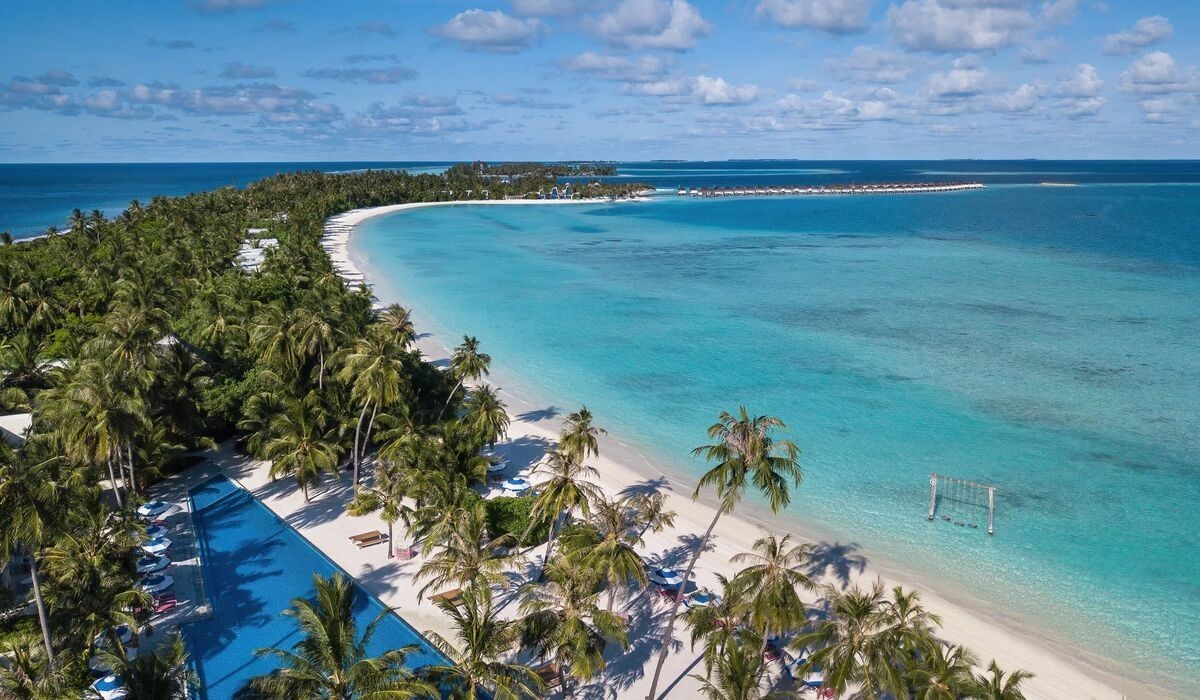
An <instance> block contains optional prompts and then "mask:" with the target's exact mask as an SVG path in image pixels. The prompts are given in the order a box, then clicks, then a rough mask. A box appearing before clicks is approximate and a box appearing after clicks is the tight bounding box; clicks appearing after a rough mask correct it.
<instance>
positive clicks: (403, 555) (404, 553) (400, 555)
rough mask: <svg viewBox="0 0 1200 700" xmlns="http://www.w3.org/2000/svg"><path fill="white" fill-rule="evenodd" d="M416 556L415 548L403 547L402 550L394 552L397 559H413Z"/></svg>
mask: <svg viewBox="0 0 1200 700" xmlns="http://www.w3.org/2000/svg"><path fill="white" fill-rule="evenodd" d="M416 556H417V550H416V548H415V547H405V548H403V549H397V550H396V558H397V559H413V558H415V557H416Z"/></svg>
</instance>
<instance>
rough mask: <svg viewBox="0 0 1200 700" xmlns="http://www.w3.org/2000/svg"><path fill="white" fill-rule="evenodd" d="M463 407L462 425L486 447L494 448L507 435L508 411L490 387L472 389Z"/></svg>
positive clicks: (483, 386)
mask: <svg viewBox="0 0 1200 700" xmlns="http://www.w3.org/2000/svg"><path fill="white" fill-rule="evenodd" d="M463 407H464V408H465V409H466V413H464V414H463V416H462V422H463V424H465V425H466V426H467V427H468V428H469V429H470V430H471V432H473V433H474V434H475V436H476V437H477V438H478V439H479V440H480V441H481V442H483V443H484V444H486V445H487V446H488V447H495V446H496V442H497V441H499V440H503V439H504V436H505V435H507V434H508V425H509V418H508V411H506V410H505V407H504V402H503V401H501V400H500V397H499V396H497V395H496V390H495V389H493V388H492V387H490V386H488V385H486V384H484V385H482V386H477V387H475V388H474V389H472V390H471V393H470V394H468V395H467V399H466V401H464V402H463Z"/></svg>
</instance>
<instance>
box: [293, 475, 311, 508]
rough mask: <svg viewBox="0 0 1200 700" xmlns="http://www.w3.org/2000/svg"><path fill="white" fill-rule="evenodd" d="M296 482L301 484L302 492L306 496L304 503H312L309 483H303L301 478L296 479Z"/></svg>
mask: <svg viewBox="0 0 1200 700" xmlns="http://www.w3.org/2000/svg"><path fill="white" fill-rule="evenodd" d="M296 481H299V482H300V491H301V492H302V493H303V494H304V502H305V503H311V502H312V500H311V499H309V497H308V482H307V481H301V480H300V478H299V477H297V478H296Z"/></svg>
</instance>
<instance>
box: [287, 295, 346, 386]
mask: <svg viewBox="0 0 1200 700" xmlns="http://www.w3.org/2000/svg"><path fill="white" fill-rule="evenodd" d="M297 316H298V317H297V318H296V320H295V322H294V323H293V324H292V328H291V332H292V333H293V335H294V336H295V343H296V350H297V352H299V353H300V355H301V356H303V357H315V358H316V360H317V390H318V391H323V390H324V389H325V360H326V358H327V357H328V355H329V353H330V352H332V350H333V348H334V347H335V346H336V345H337V342H338V332H337V329H336V328H334V325H333V323H332V322H331V321H330V320H329V318H328V317H327V316H326V315H325V314H323V313H321V312H320V311H318V310H316V309H301V310H300V311H298V312H297Z"/></svg>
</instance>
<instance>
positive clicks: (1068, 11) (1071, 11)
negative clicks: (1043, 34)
mask: <svg viewBox="0 0 1200 700" xmlns="http://www.w3.org/2000/svg"><path fill="white" fill-rule="evenodd" d="M1078 11H1079V2H1078V0H1046V2H1043V3H1042V12H1041V16H1042V22H1043V23H1045V24H1047V25H1050V26H1058V25H1062V24H1066V23H1068V22H1070V21H1071V20H1072V19H1073V18H1074V17H1075V13H1076V12H1078Z"/></svg>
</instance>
